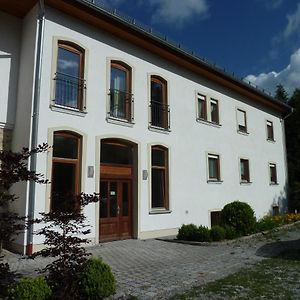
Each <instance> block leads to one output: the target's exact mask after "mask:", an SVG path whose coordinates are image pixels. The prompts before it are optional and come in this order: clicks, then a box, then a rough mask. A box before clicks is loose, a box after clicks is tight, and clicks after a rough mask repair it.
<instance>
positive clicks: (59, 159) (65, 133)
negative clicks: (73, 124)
mask: <svg viewBox="0 0 300 300" xmlns="http://www.w3.org/2000/svg"><path fill="white" fill-rule="evenodd" d="M55 135H59V136H63V137H71V138H76V139H77V158H76V159H75V158H62V157H55V156H53V157H52V170H53V165H54V163H60V164H71V165H75V167H76V172H75V195H79V194H80V193H81V152H82V137H81V136H80V135H78V134H76V133H74V132H70V131H55V132H54V133H53V140H54V136H55ZM52 176H53V173H52V174H51V178H52ZM52 194H53V186H51V196H52ZM78 208H79V207H78V203H77V205H76V206H75V207H74V209H78ZM50 210H51V211H52V210H53V208H52V201H51V202H50Z"/></svg>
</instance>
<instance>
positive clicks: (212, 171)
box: [208, 154, 221, 181]
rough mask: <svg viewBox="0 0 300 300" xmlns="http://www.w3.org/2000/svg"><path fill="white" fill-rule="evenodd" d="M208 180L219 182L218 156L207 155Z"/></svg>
mask: <svg viewBox="0 0 300 300" xmlns="http://www.w3.org/2000/svg"><path fill="white" fill-rule="evenodd" d="M208 180H211V181H220V180H221V175H220V156H219V155H216V154H208Z"/></svg>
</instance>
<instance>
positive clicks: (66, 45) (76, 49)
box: [50, 39, 87, 115]
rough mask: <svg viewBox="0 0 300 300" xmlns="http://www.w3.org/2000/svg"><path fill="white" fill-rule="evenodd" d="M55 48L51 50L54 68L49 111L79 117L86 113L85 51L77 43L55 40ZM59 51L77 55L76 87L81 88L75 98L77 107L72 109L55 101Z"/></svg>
mask: <svg viewBox="0 0 300 300" xmlns="http://www.w3.org/2000/svg"><path fill="white" fill-rule="evenodd" d="M55 41H56V42H55V48H54V49H53V53H54V56H53V59H54V67H53V74H54V75H53V88H52V91H53V92H52V101H51V105H50V106H51V109H53V110H57V111H65V112H66V111H69V112H70V113H71V114H74V115H81V114H82V113H85V112H86V79H85V78H86V68H85V65H86V56H87V50H86V49H85V48H83V47H82V46H81V45H79V44H78V43H77V42H73V41H70V40H65V39H55ZM59 49H64V50H67V51H70V52H72V53H75V54H77V55H79V60H80V64H79V75H80V76H79V77H76V78H77V79H78V85H80V86H81V88H79V89H78V90H79V92H78V96H77V106H76V107H72V106H68V105H63V104H61V103H57V101H56V87H57V80H58V72H57V67H58V59H59V57H58V54H59Z"/></svg>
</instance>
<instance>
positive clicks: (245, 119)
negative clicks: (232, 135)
mask: <svg viewBox="0 0 300 300" xmlns="http://www.w3.org/2000/svg"><path fill="white" fill-rule="evenodd" d="M239 113H243V116H244V122H245V126H242V125H240V124H239ZM236 123H237V132H238V133H241V134H249V132H248V118H247V111H246V110H245V109H242V108H237V109H236ZM241 127H244V129H243V128H241Z"/></svg>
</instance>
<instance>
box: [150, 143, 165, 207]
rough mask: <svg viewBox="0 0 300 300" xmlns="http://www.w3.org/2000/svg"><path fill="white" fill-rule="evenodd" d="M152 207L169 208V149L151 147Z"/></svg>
mask: <svg viewBox="0 0 300 300" xmlns="http://www.w3.org/2000/svg"><path fill="white" fill-rule="evenodd" d="M151 198H152V199H151V208H152V209H157V208H165V209H169V199H168V198H169V178H168V149H166V148H165V147H162V146H152V149H151Z"/></svg>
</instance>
